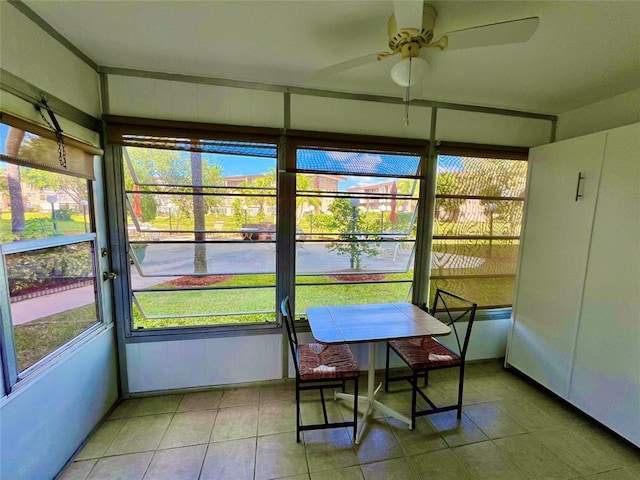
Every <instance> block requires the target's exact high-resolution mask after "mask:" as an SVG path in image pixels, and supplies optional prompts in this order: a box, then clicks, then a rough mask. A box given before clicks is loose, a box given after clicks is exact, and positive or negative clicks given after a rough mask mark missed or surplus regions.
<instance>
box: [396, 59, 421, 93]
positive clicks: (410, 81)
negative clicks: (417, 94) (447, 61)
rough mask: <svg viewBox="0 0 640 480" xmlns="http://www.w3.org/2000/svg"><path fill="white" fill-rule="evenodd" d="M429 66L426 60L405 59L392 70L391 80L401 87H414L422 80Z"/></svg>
mask: <svg viewBox="0 0 640 480" xmlns="http://www.w3.org/2000/svg"><path fill="white" fill-rule="evenodd" d="M428 66H429V64H428V63H427V61H426V60H425V59H424V58H420V57H405V58H403V59H402V60H400V61H399V62H398V63H396V64H395V65H394V66H393V68H391V78H392V79H393V81H394V82H395V83H397V84H398V85H400V86H401V87H409V86H414V85H416V84H417V83H418V82H419V81H420V80H421V79H422V77H423V76H424V74H425V73H426V71H427V67H428Z"/></svg>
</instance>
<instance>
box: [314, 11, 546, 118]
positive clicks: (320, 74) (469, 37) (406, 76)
mask: <svg viewBox="0 0 640 480" xmlns="http://www.w3.org/2000/svg"><path fill="white" fill-rule="evenodd" d="M393 9H394V13H393V15H391V17H389V22H388V36H389V43H388V47H389V51H385V52H379V53H373V54H369V55H365V56H363V57H358V58H354V59H351V60H347V61H346V62H341V63H338V64H336V65H331V66H329V67H325V68H321V69H320V70H317V71H316V72H315V73H314V74H313V76H312V78H313V79H319V78H324V77H328V76H330V75H335V74H337V73H340V72H343V71H346V70H350V69H352V68H356V67H360V66H363V65H366V64H369V63H374V62H376V61H382V60H386V59H388V58H391V57H394V56H396V55H398V54H399V55H400V57H401V59H400V61H399V62H397V63H396V64H395V65H393V67H391V79H392V80H393V81H394V82H395V83H396V84H398V85H400V86H401V87H405V88H406V91H405V100H406V108H407V110H406V111H405V112H406V113H405V123H407V124H408V107H409V99H410V98H411V87H413V86H416V85H417V84H418V83H419V81H420V80H421V79H422V77H423V76H424V74H425V73H426V71H427V67H428V64H427V61H426V60H425V59H424V58H423V57H422V56H421V53H422V52H421V51H424V50H423V49H428V48H435V49H438V50H458V49H463V48H475V47H488V46H493V45H504V44H509V43H522V42H526V41H527V40H529V39H530V38H531V37H532V36H533V34H534V33H535V31H536V29H537V28H538V24H539V23H540V19H539V18H538V17H528V18H521V19H517V20H510V21H507V22H499V23H492V24H489V25H480V26H476V27H470V28H466V29H462V30H455V31H452V32H448V33H445V34H443V35H441V36H439V37H438V38H437V40H435V41H434V39H433V31H434V27H435V24H436V18H437V16H438V13H437V12H436V9H435V8H434V7H432V6H431V5H429V4H427V3H423V1H422V0H403V1H394V2H393Z"/></svg>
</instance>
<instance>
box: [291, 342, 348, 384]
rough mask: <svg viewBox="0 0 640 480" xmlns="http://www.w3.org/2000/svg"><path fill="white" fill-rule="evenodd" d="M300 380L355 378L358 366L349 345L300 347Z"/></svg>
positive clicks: (309, 344) (314, 344)
mask: <svg viewBox="0 0 640 480" xmlns="http://www.w3.org/2000/svg"><path fill="white" fill-rule="evenodd" d="M298 362H299V367H300V379H302V380H320V379H326V378H353V377H356V376H358V373H359V372H358V366H357V365H356V361H355V359H354V358H353V354H352V353H351V350H350V349H349V347H348V346H347V345H344V344H342V345H322V344H320V343H307V344H301V345H300V346H299V347H298Z"/></svg>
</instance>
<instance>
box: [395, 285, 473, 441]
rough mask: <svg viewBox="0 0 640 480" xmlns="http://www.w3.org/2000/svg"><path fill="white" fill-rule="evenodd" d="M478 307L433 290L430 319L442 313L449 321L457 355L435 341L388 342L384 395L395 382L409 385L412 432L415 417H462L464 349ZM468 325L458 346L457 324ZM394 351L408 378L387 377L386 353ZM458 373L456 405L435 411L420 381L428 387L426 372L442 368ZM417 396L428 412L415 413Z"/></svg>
mask: <svg viewBox="0 0 640 480" xmlns="http://www.w3.org/2000/svg"><path fill="white" fill-rule="evenodd" d="M477 307H478V305H477V304H476V303H473V302H470V301H469V300H465V299H464V298H462V297H459V296H457V295H454V294H452V293H449V292H445V291H444V290H440V289H438V290H436V295H435V298H434V300H433V308H432V309H431V312H430V313H431V315H434V316H435V315H436V313H441V314H442V313H444V314H446V317H447V318H448V322H447V325H449V326H450V327H451V329H452V331H453V333H454V335H455V337H456V342H457V344H458V352H454V351H453V350H450V349H449V348H448V347H446V346H444V345H443V344H441V343H440V342H438V341H437V340H436V339H435V338H434V337H419V338H410V339H403V340H390V341H388V342H387V358H386V367H385V382H384V386H385V391H387V392H388V391H389V382H395V381H398V380H406V381H408V382H409V383H410V384H411V387H412V395H411V429H413V428H415V422H416V417H420V416H424V415H430V414H433V413H438V412H446V411H450V410H457V417H458V418H461V416H462V392H463V387H464V367H465V359H466V355H467V347H468V346H469V338H470V336H471V328H472V327H473V320H474V318H475V315H476V309H477ZM460 320H462V321H465V320H466V321H467V322H468V323H467V331H466V333H465V335H464V339H463V340H462V343H461V342H460V335H459V333H458V327H457V324H458V322H459V321H460ZM390 350H393V351H394V352H395V353H396V354H397V355H398V356H399V357H400V358H401V359H402V360H403V361H404V363H406V364H407V366H408V367H409V368H410V369H411V371H412V373H411V374H410V375H403V376H394V377H390V376H389V352H390ZM454 367H457V368H459V369H460V373H459V380H458V402H457V403H456V404H454V405H447V406H441V407H438V406H437V405H435V404H434V403H433V402H432V401H431V400H430V399H429V397H428V396H427V395H426V394H425V392H423V391H422V390H421V389H420V386H419V385H418V380H419V378H422V377H424V386H427V383H428V379H429V371H431V370H439V369H443V368H454ZM418 395H420V396H421V397H422V398H423V399H424V401H425V402H427V405H428V407H429V408H426V409H424V410H418V409H417V396H418Z"/></svg>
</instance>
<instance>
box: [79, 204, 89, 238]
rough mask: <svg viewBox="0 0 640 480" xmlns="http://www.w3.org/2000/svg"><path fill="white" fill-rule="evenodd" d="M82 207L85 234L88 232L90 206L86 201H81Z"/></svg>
mask: <svg viewBox="0 0 640 480" xmlns="http://www.w3.org/2000/svg"><path fill="white" fill-rule="evenodd" d="M80 205H82V219H83V221H84V233H87V232H88V229H87V205H89V202H87V201H86V200H80Z"/></svg>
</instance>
